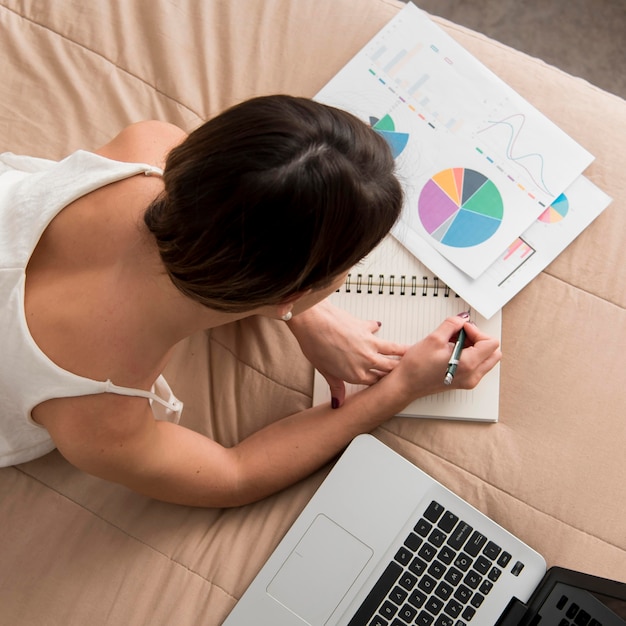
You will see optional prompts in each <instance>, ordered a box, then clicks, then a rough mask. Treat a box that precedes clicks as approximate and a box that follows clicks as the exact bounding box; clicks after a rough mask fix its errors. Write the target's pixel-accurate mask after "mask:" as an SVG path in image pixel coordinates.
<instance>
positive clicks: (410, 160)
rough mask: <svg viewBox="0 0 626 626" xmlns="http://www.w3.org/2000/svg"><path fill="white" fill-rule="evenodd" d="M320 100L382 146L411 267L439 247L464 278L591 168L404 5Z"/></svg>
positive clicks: (572, 145) (573, 146) (587, 158)
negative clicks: (392, 167) (399, 190)
mask: <svg viewBox="0 0 626 626" xmlns="http://www.w3.org/2000/svg"><path fill="white" fill-rule="evenodd" d="M316 99H317V100H318V101H320V102H324V103H326V104H330V105H333V106H336V107H338V108H342V109H344V110H348V111H350V112H352V113H353V114H355V115H356V116H357V117H359V118H360V119H362V120H363V121H365V122H367V123H369V124H370V125H371V126H372V127H373V128H374V129H375V130H376V131H378V132H379V133H380V134H381V135H382V136H383V137H385V139H386V140H387V142H388V144H389V145H390V147H391V149H392V152H393V154H394V157H395V158H396V164H397V171H398V175H399V178H400V180H401V181H402V183H403V186H404V190H405V196H406V199H405V206H404V208H403V213H402V218H401V220H400V221H399V223H398V225H397V227H396V229H395V230H394V234H395V235H396V236H397V237H398V238H399V239H400V241H402V243H403V244H404V245H406V246H407V247H408V248H409V249H410V250H411V252H412V253H413V254H415V255H416V256H417V257H418V258H422V250H423V249H424V248H425V247H427V248H431V249H433V250H435V251H436V252H437V253H438V254H440V255H442V256H443V257H444V258H446V259H447V260H448V261H450V262H451V263H452V264H454V265H455V266H456V267H457V268H458V269H459V270H461V271H462V272H464V273H465V274H467V275H468V276H469V277H470V278H477V277H478V276H480V275H481V274H482V273H483V272H484V271H485V270H486V269H487V268H488V267H490V266H491V264H492V263H493V262H494V261H495V260H496V259H497V258H498V257H499V256H500V255H501V254H502V253H503V252H504V251H505V250H506V249H507V247H508V246H509V245H510V244H511V241H514V240H515V239H516V237H518V236H520V235H521V234H522V233H523V232H524V231H525V230H526V229H527V228H528V227H529V226H530V225H531V224H532V223H533V222H534V221H535V220H536V219H537V218H538V217H539V216H540V215H542V214H543V213H544V211H545V210H546V209H547V208H548V207H550V206H551V205H552V203H553V202H554V201H555V200H556V199H557V198H558V196H559V195H560V194H561V193H562V192H563V191H564V190H565V189H566V188H567V187H569V186H570V185H571V184H572V183H573V182H574V180H576V178H578V176H579V175H580V174H581V172H582V171H583V170H584V169H585V168H586V167H587V166H588V165H589V163H590V162H591V161H592V160H593V157H592V156H591V155H590V154H589V153H588V152H587V151H586V150H584V149H583V148H582V147H580V146H579V145H578V144H577V143H576V142H575V141H573V140H572V139H571V138H570V137H568V136H567V135H566V134H565V133H564V132H563V131H561V130H560V129H559V128H558V127H557V126H556V125H554V124H553V123H552V122H550V121H549V120H548V119H547V118H545V116H543V115H542V114H541V113H539V111H537V110H536V109H535V108H534V107H532V106H531V105H530V104H529V103H527V102H526V101H525V100H524V99H523V98H522V97H521V96H519V94H517V93H516V92H515V91H514V90H513V89H511V88H510V87H509V86H508V85H506V83H504V82H503V81H502V80H500V79H499V78H498V77H497V76H496V75H495V74H493V72H491V71H490V70H488V69H487V68H486V67H484V66H483V65H482V64H481V63H480V62H479V61H478V60H476V59H475V58H474V57H473V56H472V55H471V54H469V53H468V52H467V51H466V50H465V49H464V48H462V47H461V46H460V45H459V44H457V43H456V42H455V41H454V40H453V39H452V38H450V37H449V36H448V35H447V34H446V33H445V32H444V31H443V30H441V29H440V28H439V27H438V26H437V25H436V24H434V23H433V22H432V21H431V20H430V18H429V17H428V16H427V15H426V14H425V13H424V12H423V11H421V10H420V9H418V8H417V7H416V6H415V5H412V4H409V5H407V6H406V7H405V8H404V9H403V10H402V11H401V12H400V13H399V14H398V15H397V16H396V17H395V18H394V19H392V20H391V22H389V24H387V26H386V27H385V28H383V29H382V30H381V31H380V32H379V33H378V35H376V36H375V37H374V38H373V39H372V40H371V41H370V42H369V43H368V44H367V45H366V46H365V47H364V48H363V49H362V50H361V51H360V52H359V53H358V54H357V55H356V56H355V57H354V58H353V59H352V60H351V61H350V62H349V63H348V64H347V65H346V66H345V67H344V68H343V69H342V70H341V71H340V72H339V73H338V74H337V75H336V76H335V77H334V78H333V79H332V80H331V81H330V82H329V83H328V84H327V85H326V86H325V87H324V88H323V89H322V90H321V91H320V92H319V93H318V94H317V96H316ZM407 233H410V234H411V236H410V237H407V236H406V234H407ZM443 278H444V280H445V277H443Z"/></svg>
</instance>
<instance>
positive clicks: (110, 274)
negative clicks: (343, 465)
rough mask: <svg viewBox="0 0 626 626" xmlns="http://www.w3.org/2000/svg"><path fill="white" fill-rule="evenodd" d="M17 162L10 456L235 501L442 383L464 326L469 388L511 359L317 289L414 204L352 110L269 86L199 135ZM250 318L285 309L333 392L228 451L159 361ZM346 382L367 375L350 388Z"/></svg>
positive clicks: (5, 246) (159, 492) (10, 226)
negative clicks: (273, 91)
mask: <svg viewBox="0 0 626 626" xmlns="http://www.w3.org/2000/svg"><path fill="white" fill-rule="evenodd" d="M3 160H4V163H5V166H4V170H5V171H4V173H3V175H2V178H0V237H1V239H0V243H1V245H0V250H2V252H1V253H0V268H2V271H0V291H1V292H2V293H3V297H4V300H5V304H3V306H2V311H1V312H0V328H1V329H2V330H1V331H0V332H2V333H3V343H4V345H5V346H6V354H7V356H6V358H4V360H3V364H2V365H1V366H0V393H1V398H0V400H1V405H2V410H3V417H2V421H0V454H1V455H2V456H1V457H0V464H2V465H9V464H13V463H17V462H22V461H25V460H29V459H32V458H36V457H37V456H40V455H42V454H45V453H46V452H48V451H49V450H51V449H52V448H54V447H57V448H58V449H59V450H60V452H61V453H62V454H63V455H64V456H65V457H66V458H67V459H68V460H69V461H70V462H71V463H73V464H74V465H75V466H77V467H78V468H81V469H82V470H84V471H86V472H89V473H92V474H94V475H96V476H100V477H102V478H105V479H108V480H111V481H115V482H118V483H121V484H124V485H126V486H127V487H129V488H131V489H134V490H136V491H138V492H140V493H143V494H146V495H148V496H151V497H154V498H159V499H162V500H166V501H170V502H177V503H184V504H190V505H197V506H232V505H239V504H243V503H247V502H251V501H254V500H257V499H259V498H262V497H264V496H266V495H268V494H270V493H273V492H275V491H278V490H280V489H282V488H284V487H286V486H287V485H289V484H291V483H294V482H296V481H297V480H299V479H301V478H303V477H304V476H306V475H308V474H310V473H311V472H313V471H314V470H315V469H317V468H318V467H320V466H321V465H323V464H324V463H326V462H327V461H328V460H330V459H331V458H333V457H334V456H335V455H336V454H337V453H338V452H340V451H341V449H342V448H343V447H345V445H346V444H347V443H348V442H349V441H350V440H351V439H352V438H353V437H354V436H356V435H357V434H359V433H362V432H367V431H370V430H372V429H373V428H374V427H376V426H377V425H379V424H380V423H382V422H383V421H385V420H386V419H388V418H389V417H391V416H392V415H393V414H394V413H396V412H398V411H399V410H400V409H402V408H403V407H404V406H406V405H407V404H408V403H409V402H410V401H412V400H413V399H415V398H417V397H420V396H423V395H427V394H430V393H436V392H439V391H441V390H442V388H443V383H442V372H444V371H445V366H446V363H447V360H448V359H449V356H450V353H451V344H450V340H451V339H453V337H454V336H455V334H456V333H458V331H459V330H460V328H461V327H463V326H464V325H465V329H466V332H467V335H468V338H469V339H468V347H467V349H466V350H464V351H463V357H462V359H461V363H460V365H459V368H458V370H457V373H456V376H455V379H454V385H455V386H457V387H472V386H474V385H475V384H477V383H478V381H479V380H480V379H481V377H482V376H483V375H484V374H485V373H486V372H487V371H488V370H489V369H491V368H492V367H493V366H494V365H495V363H496V362H497V361H498V360H499V358H500V352H499V349H498V344H497V342H496V341H495V340H493V339H491V338H489V337H487V336H485V335H484V334H482V333H481V332H480V331H479V330H478V329H477V328H475V327H473V326H471V325H468V324H466V323H465V320H464V319H462V318H460V317H459V318H454V319H453V318H450V319H448V320H446V321H444V322H443V324H442V325H441V326H440V327H439V328H438V329H437V330H436V331H435V332H434V333H432V334H431V335H430V336H428V337H427V338H426V339H424V340H423V341H421V342H420V343H418V344H416V345H415V346H412V347H407V346H401V345H397V344H393V343H390V342H385V341H381V340H379V339H378V338H377V337H376V335H375V331H376V329H377V327H378V325H377V324H376V322H374V321H370V322H364V321H356V320H352V319H351V318H350V319H348V318H347V316H345V315H344V316H342V315H337V314H336V312H335V311H334V310H333V309H332V308H331V307H330V305H329V304H328V303H324V302H323V300H324V298H326V296H328V295H329V294H330V293H331V292H332V291H334V290H335V289H336V288H337V286H338V285H339V284H340V283H341V282H342V280H343V278H344V276H345V274H346V272H347V271H348V270H349V269H350V268H351V267H352V266H353V265H354V264H355V263H356V262H358V261H359V260H360V259H361V258H362V257H363V256H365V255H366V254H367V253H368V252H369V251H370V250H371V249H372V248H373V247H374V246H375V245H376V244H377V243H378V242H379V241H380V240H381V239H382V237H384V236H385V234H386V233H387V232H388V231H389V229H390V228H391V226H392V225H393V223H394V222H395V220H396V219H397V217H398V215H399V212H400V207H401V202H402V194H401V190H400V187H399V184H398V182H397V180H396V178H395V177H394V174H393V160H392V158H391V155H390V153H389V149H388V148H387V146H386V144H385V142H384V140H383V139H382V138H380V137H379V136H378V135H377V134H376V133H375V132H374V131H372V130H371V129H370V128H368V127H367V126H365V125H364V124H362V123H361V122H359V121H358V120H357V119H355V118H354V117H352V116H350V115H349V114H347V113H344V112H341V111H338V110H335V109H332V108H329V107H326V106H323V105H321V104H317V103H314V102H311V101H309V100H305V99H299V98H291V97H287V96H273V97H265V98H258V99H254V100H251V101H248V102H245V103H243V104H241V105H238V106H236V107H233V108H232V109H229V110H228V111H226V112H224V113H223V114H221V115H220V116H218V117H216V118H214V119H213V120H210V121H209V122H207V123H206V124H204V125H203V126H201V127H200V128H199V129H197V130H196V131H195V132H193V133H192V134H191V135H190V136H189V137H185V135H184V134H183V133H182V131H180V130H179V129H177V128H175V127H172V126H170V125H167V124H163V123H159V122H144V123H140V124H135V125H133V126H130V127H128V128H127V129H125V130H124V131H122V132H121V133H120V134H119V135H118V136H117V137H116V138H115V139H113V140H112V141H111V142H110V143H108V144H107V145H105V146H104V147H102V148H101V149H100V150H97V151H96V152H95V153H88V152H82V151H79V152H77V153H74V154H73V155H70V156H69V157H68V158H67V159H65V160H63V161H61V162H59V163H52V162H47V161H42V160H37V159H27V158H20V157H15V156H12V155H6V156H5V157H4V159H3ZM163 165H164V166H165V167H164V170H163V172H161V169H160V168H161V167H163ZM0 171H2V170H0ZM161 174H162V176H161ZM251 316H264V317H269V318H275V319H277V320H283V321H284V322H285V323H288V324H289V326H290V328H291V330H292V332H293V333H294V335H295V336H296V338H297V339H298V342H299V343H300V346H301V347H302V349H303V352H304V353H305V354H306V356H307V357H308V358H309V360H310V361H311V363H312V364H313V365H315V366H316V367H318V369H320V371H321V372H323V373H324V375H325V377H326V379H327V380H328V382H329V384H330V386H331V389H332V392H333V403H332V406H318V407H313V408H311V409H308V410H305V411H302V412H300V413H297V414H295V415H291V416H287V417H282V416H277V417H281V419H278V420H277V421H276V422H274V423H272V424H270V425H269V426H266V427H264V428H262V429H260V430H259V431H258V432H256V433H255V434H253V435H251V436H249V437H247V438H246V439H244V440H243V441H241V443H239V444H238V445H236V446H234V447H232V448H224V447H222V446H220V445H219V444H218V443H216V442H215V441H213V440H211V439H209V438H208V437H204V436H202V435H200V434H198V433H196V432H193V431H191V430H188V429H186V428H183V427H181V426H179V425H177V423H176V422H177V418H178V417H179V416H180V411H181V409H182V405H181V403H180V402H179V401H178V400H177V399H176V398H174V396H173V394H172V393H171V390H170V389H169V387H168V385H167V383H166V381H165V380H164V379H163V377H162V375H161V372H162V370H163V368H164V366H165V364H166V363H167V361H168V357H169V355H170V353H171V351H172V348H173V347H174V345H175V344H177V343H178V342H179V341H180V340H181V339H183V338H184V337H187V336H189V335H191V334H193V333H194V332H196V331H198V330H200V329H210V328H215V327H217V326H220V325H224V324H229V323H231V322H234V321H237V320H241V319H244V318H248V317H251ZM280 323H283V322H280ZM398 357H400V358H398ZM343 381H349V382H359V383H365V384H368V385H371V386H370V387H368V388H367V389H365V390H364V391H362V392H360V393H358V394H355V395H354V396H352V397H349V398H347V399H344V391H343ZM373 383H376V384H373ZM155 418H158V419H155ZM223 419H229V416H223ZM168 420H169V421H168Z"/></svg>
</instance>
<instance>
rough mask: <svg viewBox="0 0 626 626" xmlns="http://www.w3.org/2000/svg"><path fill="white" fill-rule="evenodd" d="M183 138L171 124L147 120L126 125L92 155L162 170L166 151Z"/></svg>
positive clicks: (179, 130) (181, 133)
mask: <svg viewBox="0 0 626 626" xmlns="http://www.w3.org/2000/svg"><path fill="white" fill-rule="evenodd" d="M186 137H187V133H185V131H183V130H182V129H181V128H179V127H178V126H175V125H174V124H169V123H167V122H160V121H158V120H147V121H144V122H136V123H135V124H131V125H130V126H127V127H126V128H125V129H124V130H122V131H121V132H120V133H119V134H118V135H116V136H115V137H114V138H113V139H112V140H111V141H109V143H107V144H105V145H104V146H102V147H101V148H98V149H97V150H95V152H96V154H100V155H101V156H104V157H107V158H109V159H114V160H116V161H126V162H131V163H132V162H140V163H148V164H150V165H156V166H157V167H163V166H164V165H165V159H166V157H167V154H168V152H169V151H170V150H171V149H172V148H174V147H175V146H177V145H178V144H179V143H181V142H182V141H183V140H184V139H185V138H186Z"/></svg>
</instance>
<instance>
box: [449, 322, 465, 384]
mask: <svg viewBox="0 0 626 626" xmlns="http://www.w3.org/2000/svg"><path fill="white" fill-rule="evenodd" d="M467 317H468V319H469V311H468V313H467ZM464 343H465V328H461V330H460V331H459V336H458V337H457V340H456V343H455V344H454V350H452V355H451V356H450V360H449V361H448V369H446V377H445V378H444V379H443V383H444V385H451V384H452V380H453V379H454V374H455V372H456V368H457V365H458V364H459V360H460V358H461V350H463V344H464Z"/></svg>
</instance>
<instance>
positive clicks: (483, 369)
mask: <svg viewBox="0 0 626 626" xmlns="http://www.w3.org/2000/svg"><path fill="white" fill-rule="evenodd" d="M461 328H464V329H465V334H466V340H465V347H464V348H463V350H462V352H461V358H460V361H459V365H458V367H457V370H456V372H455V375H454V379H453V381H452V384H451V385H445V384H444V382H443V381H444V378H445V374H446V368H447V366H448V361H449V360H450V357H451V355H452V351H453V349H454V342H455V340H456V338H457V336H458V333H459V331H460V330H461ZM501 358H502V353H501V351H500V344H499V342H498V340H497V339H494V338H493V337H490V336H489V335H486V334H485V333H483V332H482V331H480V330H479V329H478V328H477V327H476V326H475V325H474V324H472V323H471V322H469V321H467V318H464V317H462V316H456V317H448V318H446V319H445V320H444V321H443V322H442V323H441V324H440V325H439V326H438V327H437V328H436V329H435V330H434V331H433V332H432V333H430V334H429V335H427V336H426V337H424V339H422V340H421V341H419V342H418V343H416V344H415V345H413V346H411V347H410V348H409V349H408V350H407V351H406V353H405V355H404V357H403V358H402V359H401V361H400V363H398V366H397V368H396V371H395V372H394V377H395V378H396V384H399V385H400V387H401V389H402V393H403V394H406V398H407V400H408V402H411V401H413V400H414V399H416V398H418V397H422V396H426V395H430V394H433V393H439V392H441V391H445V390H448V389H472V388H474V387H475V386H476V385H477V384H478V383H479V382H480V380H481V379H482V377H483V376H484V375H485V374H486V373H487V372H489V370H491V369H492V368H493V367H494V366H495V365H496V364H497V363H498V361H500V359H501ZM408 402H407V403H408Z"/></svg>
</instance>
